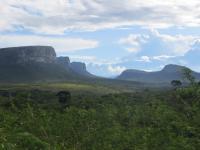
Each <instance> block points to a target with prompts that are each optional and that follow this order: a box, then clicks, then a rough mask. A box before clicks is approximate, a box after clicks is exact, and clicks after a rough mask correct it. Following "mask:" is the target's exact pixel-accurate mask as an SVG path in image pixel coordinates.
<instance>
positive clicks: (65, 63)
mask: <svg viewBox="0 0 200 150" xmlns="http://www.w3.org/2000/svg"><path fill="white" fill-rule="evenodd" d="M56 61H57V63H58V64H60V65H63V66H65V67H67V68H68V67H69V65H70V59H69V57H57V59H56Z"/></svg>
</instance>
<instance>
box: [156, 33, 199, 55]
mask: <svg viewBox="0 0 200 150" xmlns="http://www.w3.org/2000/svg"><path fill="white" fill-rule="evenodd" d="M152 34H153V35H152V36H155V37H156V38H159V39H160V40H161V41H162V42H163V43H164V44H165V47H166V49H167V50H168V51H172V52H173V55H178V56H184V55H185V54H186V53H187V52H188V51H189V50H191V47H192V45H193V44H194V42H195V41H196V40H198V39H199V38H200V36H192V35H181V34H178V35H167V34H160V33H159V32H158V31H156V30H153V31H152Z"/></svg>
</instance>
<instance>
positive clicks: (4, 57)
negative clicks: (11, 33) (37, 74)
mask: <svg viewBox="0 0 200 150" xmlns="http://www.w3.org/2000/svg"><path fill="white" fill-rule="evenodd" d="M55 61H56V53H55V50H54V48H53V47H50V46H25V47H11V48H2V49H0V64H27V63H54V62H55Z"/></svg>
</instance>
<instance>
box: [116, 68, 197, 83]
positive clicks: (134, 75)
mask: <svg viewBox="0 0 200 150" xmlns="http://www.w3.org/2000/svg"><path fill="white" fill-rule="evenodd" d="M185 68H186V67H184V66H178V65H167V66H165V67H164V68H163V69H162V70H161V71H156V72H146V71H140V70H131V69H130V70H125V71H124V72H122V73H121V75H119V76H118V77H117V79H120V80H130V81H139V82H148V83H170V82H171V81H172V80H183V71H182V70H183V69H185ZM193 75H194V76H195V77H196V79H198V80H200V73H196V72H193Z"/></svg>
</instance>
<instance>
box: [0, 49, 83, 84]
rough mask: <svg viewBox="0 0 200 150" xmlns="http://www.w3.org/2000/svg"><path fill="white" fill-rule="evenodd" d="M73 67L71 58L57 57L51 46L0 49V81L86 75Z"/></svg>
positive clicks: (75, 77)
mask: <svg viewBox="0 0 200 150" xmlns="http://www.w3.org/2000/svg"><path fill="white" fill-rule="evenodd" d="M72 68H73V67H71V64H70V60H69V58H66V57H63V58H57V57H56V53H55V50H54V48H53V47H50V46H25V47H11V48H2V49H0V83H8V82H44V81H45V82H51V81H66V80H74V79H82V78H85V77H86V76H85V74H84V75H82V74H81V73H77V72H78V69H77V68H76V69H72ZM75 70H76V71H75ZM85 71H86V69H85ZM81 72H83V71H82V70H81Z"/></svg>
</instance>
